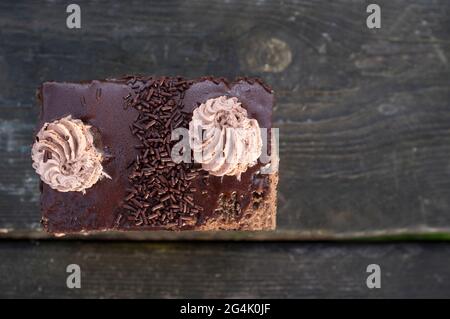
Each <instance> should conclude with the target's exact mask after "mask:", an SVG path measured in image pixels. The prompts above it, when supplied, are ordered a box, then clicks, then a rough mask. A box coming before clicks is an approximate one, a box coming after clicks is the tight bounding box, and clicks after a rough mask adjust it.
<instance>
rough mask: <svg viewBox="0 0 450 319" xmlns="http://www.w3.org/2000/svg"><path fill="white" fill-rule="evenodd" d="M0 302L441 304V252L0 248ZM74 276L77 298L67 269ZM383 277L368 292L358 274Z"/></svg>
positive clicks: (309, 247)
mask: <svg viewBox="0 0 450 319" xmlns="http://www.w3.org/2000/svg"><path fill="white" fill-rule="evenodd" d="M0 260H2V262H1V263H0V280H1V285H0V286H1V287H2V289H0V297H6V298H13V297H26V298H32V297H40V298H70V297H83V298H98V297H101V298H317V297H322V298H323V297H325V298H356V297H358V298H380V297H384V298H387V297H390V298H419V297H422V298H432V297H434V298H437V297H439V298H448V297H449V296H450V269H449V267H448V264H449V262H450V246H449V245H448V244H382V245H367V244H361V245H355V244H341V245H337V244H331V245H330V244H328V245H324V244H275V243H272V244H270V243H267V244H256V243H255V244H238V243H235V244H232V243H228V244H226V243H223V244H218V243H215V244H214V243H195V244H194V243H177V244H170V243H166V244H158V243H153V244H148V243H138V244H133V245H132V244H124V243H108V244H105V243H94V242H92V243H87V242H83V243H77V242H71V243H67V242H51V241H47V242H45V241H44V242H33V243H30V242H26V241H24V242H5V241H3V242H0ZM69 264H78V265H79V266H80V267H81V289H74V290H70V289H68V288H67V287H66V278H67V276H68V274H67V273H66V267H67V266H68V265H69ZM369 264H378V265H379V266H380V267H381V288H380V289H368V288H367V286H366V278H367V276H368V275H369V274H368V273H366V268H367V266H368V265H369Z"/></svg>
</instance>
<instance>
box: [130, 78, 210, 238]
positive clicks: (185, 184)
mask: <svg viewBox="0 0 450 319" xmlns="http://www.w3.org/2000/svg"><path fill="white" fill-rule="evenodd" d="M126 80H127V84H128V86H129V87H130V89H131V90H132V92H133V93H132V94H129V95H127V96H125V97H124V100H125V103H126V105H127V106H128V107H133V108H135V109H136V110H138V111H139V116H138V117H137V119H136V120H135V121H134V123H133V124H132V125H131V127H130V131H131V133H132V134H133V135H134V136H135V137H136V138H137V139H138V140H139V142H140V144H139V145H136V146H135V149H136V150H137V151H138V152H139V154H138V156H137V158H136V160H135V161H134V162H133V163H131V165H130V169H131V172H130V174H129V176H128V179H129V181H130V184H131V186H132V187H131V188H130V189H128V190H127V195H126V196H125V198H124V204H123V206H122V207H123V208H124V209H125V214H126V215H127V217H126V218H125V220H126V221H128V222H131V223H133V224H134V226H151V227H162V228H167V229H168V228H173V227H175V226H178V227H183V226H185V225H193V224H195V223H196V222H197V221H198V220H199V218H198V216H197V214H198V213H199V212H200V211H202V210H203V209H202V208H201V207H200V206H198V205H194V202H193V198H194V195H193V193H194V192H195V191H196V190H195V188H193V187H191V183H192V180H193V179H194V178H195V177H197V176H198V174H199V172H198V171H199V170H198V168H196V167H195V165H194V164H190V163H179V164H176V163H175V162H173V161H172V159H171V158H170V151H171V149H172V147H173V145H174V144H175V143H177V141H171V133H172V130H173V129H175V128H178V127H186V128H187V127H188V126H189V121H190V119H191V116H192V115H190V114H188V113H183V112H182V111H181V109H182V108H183V104H182V103H181V100H182V96H183V95H184V92H185V90H187V89H188V88H189V87H190V85H191V84H192V81H186V80H184V79H183V78H181V77H173V78H166V77H161V78H156V79H152V78H143V77H127V78H126Z"/></svg>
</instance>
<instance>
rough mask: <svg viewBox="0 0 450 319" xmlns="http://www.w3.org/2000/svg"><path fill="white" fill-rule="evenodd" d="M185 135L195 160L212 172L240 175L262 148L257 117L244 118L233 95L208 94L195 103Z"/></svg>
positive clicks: (220, 174) (241, 109)
mask: <svg viewBox="0 0 450 319" xmlns="http://www.w3.org/2000/svg"><path fill="white" fill-rule="evenodd" d="M189 136H190V139H189V143H190V147H191V149H192V150H193V152H194V159H195V161H196V162H198V163H201V164H202V168H203V169H204V170H206V171H208V172H209V173H210V174H212V175H215V176H224V175H230V176H236V177H237V178H238V179H240V177H241V174H242V173H244V172H245V171H246V170H247V168H248V167H251V166H253V165H255V164H256V161H257V160H258V158H259V156H260V155H261V151H262V139H261V131H260V128H259V124H258V121H256V120H255V119H250V118H248V115H247V110H246V109H244V108H243V107H242V105H241V103H240V102H239V100H238V99H237V98H236V97H226V96H220V97H218V98H212V99H209V100H207V101H206V102H205V103H203V104H201V105H200V106H199V107H197V108H196V109H195V110H194V112H193V116H192V120H191V122H190V123H189Z"/></svg>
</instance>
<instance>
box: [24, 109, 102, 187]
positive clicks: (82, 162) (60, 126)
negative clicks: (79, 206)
mask: <svg viewBox="0 0 450 319" xmlns="http://www.w3.org/2000/svg"><path fill="white" fill-rule="evenodd" d="M31 156H32V159H33V168H34V169H35V170H36V172H37V173H38V174H39V175H40V177H41V180H42V181H43V182H44V183H46V184H48V185H49V186H50V187H51V188H53V189H55V190H57V191H59V192H82V193H85V192H86V189H88V188H91V187H92V186H93V185H94V184H95V183H96V182H97V181H98V180H99V179H101V178H102V177H109V175H108V174H106V173H105V172H104V171H103V167H102V164H101V163H102V158H103V156H102V154H101V153H100V152H99V151H98V150H97V149H96V148H95V146H94V137H93V135H92V133H91V127H90V126H88V125H84V124H83V122H82V121H81V120H78V119H72V118H71V116H70V115H69V116H66V117H64V118H62V119H59V120H56V121H53V122H51V123H45V124H44V126H43V127H42V128H41V130H40V131H39V132H38V134H37V135H36V141H35V143H34V145H33V148H32V150H31Z"/></svg>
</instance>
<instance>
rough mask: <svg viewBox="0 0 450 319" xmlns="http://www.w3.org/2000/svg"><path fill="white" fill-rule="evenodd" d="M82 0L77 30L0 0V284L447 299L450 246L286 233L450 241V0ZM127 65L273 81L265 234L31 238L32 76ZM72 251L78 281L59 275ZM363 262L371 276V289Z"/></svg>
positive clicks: (33, 288) (134, 292)
mask: <svg viewBox="0 0 450 319" xmlns="http://www.w3.org/2000/svg"><path fill="white" fill-rule="evenodd" d="M76 3H78V4H80V5H81V8H82V29H81V30H69V29H67V28H66V26H65V19H66V16H67V14H66V13H65V6H66V5H67V2H65V1H24V0H14V1H12V0H4V1H1V2H0V155H1V161H0V239H2V241H0V297H307V298H309V297H450V286H449V279H450V278H449V276H450V273H449V270H448V269H449V268H448V266H447V265H448V264H449V262H450V260H448V259H449V256H450V254H449V253H450V251H449V246H448V245H446V244H420V243H415V244H405V243H403V244H400V243H397V244H358V245H356V244H351V243H348V242H347V243H342V244H333V243H329V244H312V243H311V244H301V243H298V242H296V241H297V240H317V239H355V238H367V237H376V238H377V239H383V240H388V239H390V238H402V239H405V238H418V237H417V236H418V235H420V236H422V237H420V238H428V239H430V238H431V239H436V238H439V239H444V238H445V239H448V238H450V237H449V236H450V213H449V212H450V105H449V101H450V94H449V93H450V90H449V79H450V67H449V59H450V56H449V55H450V2H449V1H446V0H413V1H410V0H396V1H387V0H383V1H381V0H379V1H376V3H378V4H380V6H381V8H382V28H381V29H380V30H369V29H367V28H366V26H365V19H366V16H367V13H366V6H367V4H368V3H369V2H368V1H352V0H337V1H325V0H317V1H301V0H299V1H277V0H265V1H256V0H254V1H238V0H231V1H225V0H189V1H144V0H130V1H120V2H119V1H95V2H93V1H76ZM126 73H142V74H159V75H164V74H168V75H183V76H186V77H198V76H202V75H207V74H213V75H217V76H226V77H230V78H234V77H236V76H241V75H248V76H259V77H261V78H263V79H264V80H265V81H266V82H268V83H270V84H271V85H272V86H273V88H274V90H275V91H276V95H277V106H276V109H275V113H274V115H275V118H274V122H275V124H274V126H276V127H279V128H280V133H281V136H280V143H281V145H280V152H281V167H280V184H279V200H278V205H279V209H278V229H277V231H275V232H259V233H237V232H219V233H191V232H186V233H162V232H153V233H121V234H110V233H102V234H95V235H91V236H75V237H76V238H80V239H116V240H117V239H119V240H135V241H140V240H146V239H147V240H182V239H189V240H219V239H220V240H227V239H231V240H234V241H243V240H251V241H256V242H255V243H253V242H251V243H250V242H247V243H231V242H221V243H212V242H208V243H203V242H187V243H181V242H178V243H167V242H165V243H164V242H154V243H144V242H142V243H140V242H130V241H128V242H111V243H108V242H105V241H102V242H92V241H85V242H75V241H70V240H65V241H52V240H50V241H35V242H29V241H28V239H45V238H49V236H48V235H46V234H45V233H43V232H42V230H41V227H40V225H39V219H40V213H39V203H38V200H39V192H38V178H37V176H36V175H35V174H34V172H33V170H32V168H31V161H30V146H31V142H32V132H33V129H34V125H35V123H36V117H37V114H38V109H37V106H36V102H35V98H34V94H35V90H36V88H37V87H38V86H39V84H40V83H41V82H43V81H47V80H57V81H80V80H88V79H98V78H106V77H114V76H120V75H123V74H126ZM424 236H425V237H424ZM19 239H20V240H19ZM287 241H294V242H292V243H288V242H287ZM69 263H79V264H80V265H81V266H82V269H83V288H82V289H81V290H68V289H66V288H65V278H66V273H65V267H66V266H67V264H69ZM369 263H379V264H380V265H381V266H382V270H383V279H382V280H383V284H382V289H380V290H369V289H367V288H366V287H365V278H366V275H367V274H366V273H365V267H366V266H367V264H369Z"/></svg>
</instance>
